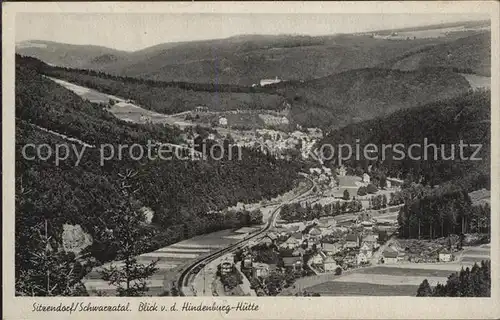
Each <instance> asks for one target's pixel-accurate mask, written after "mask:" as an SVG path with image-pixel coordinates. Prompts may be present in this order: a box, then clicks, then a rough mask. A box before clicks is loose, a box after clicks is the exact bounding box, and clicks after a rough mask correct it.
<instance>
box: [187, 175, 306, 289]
mask: <svg viewBox="0 0 500 320" xmlns="http://www.w3.org/2000/svg"><path fill="white" fill-rule="evenodd" d="M304 178H305V179H307V180H309V181H310V182H311V184H312V186H311V187H310V188H309V189H308V190H306V191H305V192H303V193H301V194H299V195H297V196H295V197H293V198H292V199H290V200H288V201H285V202H283V203H281V204H280V205H279V206H278V207H276V209H274V210H273V212H272V214H271V216H270V217H269V219H268V221H267V223H266V226H265V227H264V228H263V229H262V230H260V231H258V232H257V233H255V234H252V235H250V236H248V237H246V238H245V239H243V240H240V241H238V242H237V243H235V244H232V245H230V246H229V247H226V248H224V249H221V250H219V251H217V252H214V253H212V254H210V255H208V256H206V257H204V258H202V259H200V260H197V261H195V262H194V263H192V264H191V265H189V266H188V267H187V268H186V269H184V270H183V271H182V273H181V275H180V276H179V279H178V280H177V288H178V290H179V295H180V296H186V292H185V291H186V290H185V289H186V288H189V284H190V280H191V279H192V278H193V277H194V276H196V274H197V273H198V272H199V271H200V269H201V268H203V267H204V266H205V265H206V264H207V263H209V262H211V261H213V260H215V259H217V258H219V257H221V256H223V255H225V254H228V253H231V252H233V251H236V250H238V249H240V248H241V247H243V246H244V245H245V243H246V242H248V241H250V240H252V239H255V238H257V237H259V236H261V235H263V234H264V233H265V232H267V231H268V230H269V229H270V228H271V227H272V226H273V225H274V221H275V220H276V216H277V215H278V213H279V210H280V209H281V207H282V206H283V205H284V204H285V203H290V202H292V201H296V200H298V199H299V198H301V197H305V196H307V195H309V194H310V193H311V192H312V191H313V189H314V187H315V184H314V182H313V181H312V180H311V179H309V178H307V177H305V176H304ZM193 294H194V295H195V293H193Z"/></svg>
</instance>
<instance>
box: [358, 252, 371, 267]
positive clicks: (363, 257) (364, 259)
mask: <svg viewBox="0 0 500 320" xmlns="http://www.w3.org/2000/svg"><path fill="white" fill-rule="evenodd" d="M356 263H357V264H358V265H360V264H364V263H368V256H367V255H366V254H364V253H363V252H360V253H358V254H357V255H356Z"/></svg>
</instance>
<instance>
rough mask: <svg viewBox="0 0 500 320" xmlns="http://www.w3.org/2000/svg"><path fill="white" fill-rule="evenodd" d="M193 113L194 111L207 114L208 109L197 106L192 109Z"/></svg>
mask: <svg viewBox="0 0 500 320" xmlns="http://www.w3.org/2000/svg"><path fill="white" fill-rule="evenodd" d="M194 111H196V112H208V107H207V106H203V105H199V106H196V107H195V108H194Z"/></svg>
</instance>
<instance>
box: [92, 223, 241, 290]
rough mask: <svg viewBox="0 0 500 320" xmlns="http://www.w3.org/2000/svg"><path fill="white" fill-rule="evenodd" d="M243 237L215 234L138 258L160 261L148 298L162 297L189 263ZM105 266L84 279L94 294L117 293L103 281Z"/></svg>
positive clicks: (138, 259) (229, 232)
mask: <svg viewBox="0 0 500 320" xmlns="http://www.w3.org/2000/svg"><path fill="white" fill-rule="evenodd" d="M242 235H245V234H242V233H236V232H234V231H232V230H223V231H218V232H213V233H209V234H206V235H201V236H197V237H194V238H191V239H187V240H184V241H181V242H178V243H175V244H172V245H170V246H168V247H164V248H161V249H158V250H156V251H153V252H149V253H145V254H142V255H140V256H138V257H137V261H138V262H140V263H150V262H151V261H153V260H156V259H159V261H158V264H157V267H158V269H159V270H158V271H157V272H156V273H155V274H154V275H153V276H152V277H151V278H150V279H149V280H148V285H149V288H150V289H149V291H148V295H153V296H154V295H159V294H161V293H162V292H163V291H164V288H165V287H166V286H168V285H169V284H170V283H171V282H172V281H175V279H176V277H177V275H178V273H179V272H180V270H182V268H183V267H184V266H185V265H186V264H188V263H190V262H192V261H193V260H195V259H197V258H200V257H202V256H205V255H208V254H210V253H211V252H212V251H215V250H218V249H221V248H224V247H226V246H228V245H230V244H232V243H235V242H237V241H238V240H239V238H240V237H241V236H242ZM234 236H239V237H234ZM113 264H114V265H116V266H119V265H120V264H123V263H121V262H113ZM109 265H111V263H107V264H105V265H104V266H102V267H107V266H109ZM102 267H100V268H95V269H94V270H93V271H92V272H90V273H89V274H88V275H87V277H86V279H85V280H84V284H85V287H86V288H87V291H88V292H89V294H90V295H97V294H102V295H114V294H115V290H116V289H115V288H114V287H112V286H110V285H109V284H108V283H107V282H105V281H104V280H102V279H101V275H100V273H99V270H100V269H101V268H102Z"/></svg>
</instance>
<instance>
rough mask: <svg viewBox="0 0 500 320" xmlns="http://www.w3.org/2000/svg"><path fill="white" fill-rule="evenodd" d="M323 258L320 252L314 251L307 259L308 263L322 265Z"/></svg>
mask: <svg viewBox="0 0 500 320" xmlns="http://www.w3.org/2000/svg"><path fill="white" fill-rule="evenodd" d="M324 258H325V255H324V254H321V252H319V253H316V254H315V255H313V256H312V257H311V258H310V259H309V263H310V264H312V265H323V260H324Z"/></svg>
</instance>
